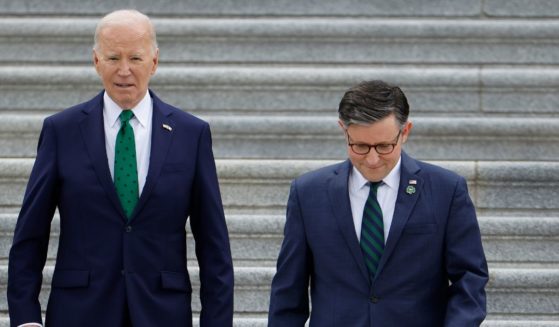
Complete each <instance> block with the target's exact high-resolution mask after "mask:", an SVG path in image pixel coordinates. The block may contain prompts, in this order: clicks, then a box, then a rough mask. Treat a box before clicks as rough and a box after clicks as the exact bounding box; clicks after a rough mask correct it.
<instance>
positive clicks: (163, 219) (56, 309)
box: [8, 92, 233, 327]
mask: <svg viewBox="0 0 559 327" xmlns="http://www.w3.org/2000/svg"><path fill="white" fill-rule="evenodd" d="M150 93H151V92H150ZM151 97H152V99H153V129H152V143H151V156H150V162H149V170H148V174H147V179H146V183H145V186H144V189H143V191H142V194H141V196H140V199H139V202H138V204H137V206H136V208H135V210H134V212H133V214H132V216H131V218H130V220H129V221H128V220H127V218H126V216H125V213H124V211H123V209H122V207H121V205H120V201H119V199H118V196H117V193H116V191H115V188H114V184H113V181H112V178H111V175H110V172H109V166H108V161H107V155H106V149H105V136H104V127H103V92H101V93H100V94H99V95H97V96H96V97H95V98H93V99H92V100H90V101H88V102H85V103H83V104H80V105H77V106H75V107H72V108H70V109H67V110H64V111H62V112H60V113H58V114H55V115H53V116H51V117H48V118H47V119H45V121H44V125H43V129H42V131H41V136H40V139H39V146H38V151H37V158H36V161H35V164H34V166H33V170H32V172H31V176H30V179H29V183H28V186H27V190H26V193H25V197H24V200H23V205H22V209H21V212H20V214H19V218H18V221H17V225H16V229H15V233H14V240H13V245H12V248H11V250H10V257H9V273H8V274H9V275H8V305H9V314H10V321H11V325H12V326H17V325H19V324H21V323H24V322H40V321H41V308H40V305H39V302H38V296H39V291H40V289H41V282H42V269H43V266H44V265H45V260H46V258H47V247H48V243H49V234H50V225H51V220H52V217H53V214H54V211H55V209H56V208H58V210H59V213H60V241H59V245H58V254H57V258H56V264H55V268H54V274H53V276H52V288H51V292H50V298H49V301H48V305H47V313H46V325H47V326H51V327H52V326H54V327H57V326H63V327H65V326H104V327H110V326H115V327H116V326H118V327H120V326H122V322H123V321H124V319H125V316H126V314H127V313H126V312H125V309H126V308H128V310H129V316H130V319H131V321H132V323H133V325H134V326H135V327H136V326H191V325H192V311H191V292H192V289H191V284H190V278H189V275H188V271H187V264H186V232H185V227H186V221H187V218H188V217H190V225H191V228H192V234H193V236H194V238H195V241H196V256H197V258H198V264H199V266H200V281H201V290H200V298H201V303H202V313H201V317H200V322H201V326H216V327H223V326H231V324H232V315H233V269H232V260H231V253H230V247H229V237H228V232H227V227H226V224H225V217H224V214H223V207H222V203H221V195H220V191H219V186H218V181H217V174H216V168H215V162H214V158H213V154H212V148H211V135H210V129H209V125H208V124H207V123H206V122H204V121H202V120H200V119H198V118H196V117H194V116H192V115H190V114H187V113H185V112H183V111H181V110H179V109H177V108H174V107H172V106H170V105H168V104H166V103H164V102H162V101H161V100H160V99H159V98H157V97H156V96H155V94H153V93H151ZM163 124H167V125H169V126H170V127H171V128H172V130H168V129H166V128H163V127H162V125H163Z"/></svg>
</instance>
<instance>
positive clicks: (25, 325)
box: [17, 322, 43, 327]
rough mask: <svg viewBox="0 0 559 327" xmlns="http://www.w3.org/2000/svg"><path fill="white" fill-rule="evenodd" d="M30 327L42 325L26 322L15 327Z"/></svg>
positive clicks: (41, 326)
mask: <svg viewBox="0 0 559 327" xmlns="http://www.w3.org/2000/svg"><path fill="white" fill-rule="evenodd" d="M30 326H39V327H43V325H41V324H39V323H38V322H26V323H25V324H21V325H19V326H17V327H30Z"/></svg>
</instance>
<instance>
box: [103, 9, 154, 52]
mask: <svg viewBox="0 0 559 327" xmlns="http://www.w3.org/2000/svg"><path fill="white" fill-rule="evenodd" d="M138 21H145V22H146V23H147V25H148V26H149V34H150V38H151V42H152V50H153V52H155V51H156V50H157V48H158V46H157V37H156V34H155V27H154V26H153V24H152V23H151V20H150V19H149V17H148V16H147V15H145V14H142V13H141V12H139V11H137V10H135V9H122V10H116V11H113V12H111V13H109V14H107V15H105V17H103V18H102V19H101V20H100V21H99V23H97V27H96V28H95V35H94V37H93V41H94V43H93V50H95V51H99V34H100V33H101V30H103V28H105V27H107V26H109V25H116V24H123V23H127V22H138Z"/></svg>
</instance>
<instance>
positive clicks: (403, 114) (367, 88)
mask: <svg viewBox="0 0 559 327" xmlns="http://www.w3.org/2000/svg"><path fill="white" fill-rule="evenodd" d="M409 112H410V108H409V105H408V99H407V98H406V95H405V94H404V92H402V90H401V89H400V88H399V87H398V86H393V85H390V84H388V83H386V82H383V81H379V80H375V81H366V82H361V83H359V84H358V85H356V86H354V87H352V88H350V89H349V90H348V91H347V92H346V93H345V94H344V96H343V97H342V100H341V101H340V105H339V108H338V115H339V118H340V120H341V121H342V123H343V124H344V125H345V126H346V127H348V126H349V125H351V124H359V125H368V124H372V123H374V122H377V121H379V120H382V119H384V118H386V117H388V116H390V115H392V114H394V116H395V117H396V120H397V121H398V123H399V124H400V125H401V126H404V124H405V123H406V122H407V121H408V116H409Z"/></svg>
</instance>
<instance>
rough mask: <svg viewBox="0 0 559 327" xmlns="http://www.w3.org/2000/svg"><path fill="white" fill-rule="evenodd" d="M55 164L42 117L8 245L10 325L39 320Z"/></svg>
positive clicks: (53, 140)
mask: <svg viewBox="0 0 559 327" xmlns="http://www.w3.org/2000/svg"><path fill="white" fill-rule="evenodd" d="M56 165H57V163H56V135H55V131H54V128H53V126H52V124H51V122H50V120H49V119H46V120H45V122H44V124H43V129H42V131H41V135H40V137H39V144H38V148H37V157H36V159H35V163H34V165H33V169H32V171H31V175H30V177H29V182H28V184H27V189H26V191H25V195H24V198H23V204H22V208H21V211H20V213H19V217H18V220H17V224H16V228H15V231H14V239H13V244H12V247H11V249H10V255H9V264H8V291H7V297H8V307H9V315H10V325H11V326H18V325H20V324H23V323H29V322H37V323H42V318H41V306H40V303H39V299H38V298H39V292H40V291H41V284H42V280H43V276H42V271H43V267H44V265H45V261H46V257H47V249H48V243H49V235H50V224H51V221H52V218H53V215H54V210H55V209H56V205H57V194H58V192H57V189H58V185H57V180H58V176H57V168H56Z"/></svg>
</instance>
